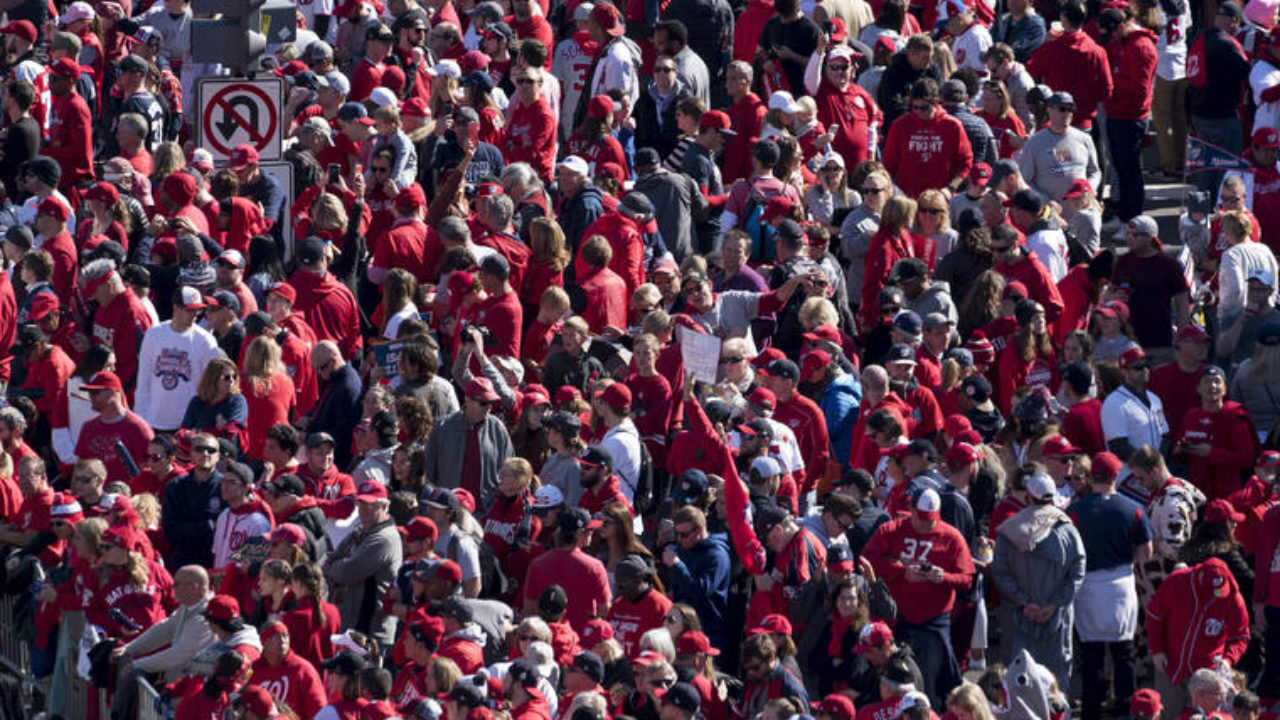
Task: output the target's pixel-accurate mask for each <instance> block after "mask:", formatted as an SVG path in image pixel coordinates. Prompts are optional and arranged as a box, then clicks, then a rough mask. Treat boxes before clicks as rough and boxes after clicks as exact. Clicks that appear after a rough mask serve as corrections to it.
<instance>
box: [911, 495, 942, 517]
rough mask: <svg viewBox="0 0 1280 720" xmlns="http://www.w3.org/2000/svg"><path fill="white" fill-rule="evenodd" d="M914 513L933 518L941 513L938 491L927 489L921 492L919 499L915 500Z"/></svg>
mask: <svg viewBox="0 0 1280 720" xmlns="http://www.w3.org/2000/svg"><path fill="white" fill-rule="evenodd" d="M916 512H918V513H920V514H922V515H933V516H935V517H936V516H937V515H938V513H940V512H942V498H941V497H939V496H938V491H937V490H934V489H933V488H927V489H925V490H924V491H923V492H921V493H920V497H918V498H916Z"/></svg>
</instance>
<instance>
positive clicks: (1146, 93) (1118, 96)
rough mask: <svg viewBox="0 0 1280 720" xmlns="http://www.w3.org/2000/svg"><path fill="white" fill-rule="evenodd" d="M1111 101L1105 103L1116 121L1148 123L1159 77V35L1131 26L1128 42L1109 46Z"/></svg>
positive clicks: (1114, 40)
mask: <svg viewBox="0 0 1280 720" xmlns="http://www.w3.org/2000/svg"><path fill="white" fill-rule="evenodd" d="M1107 58H1108V59H1109V60H1110V62H1111V80H1112V83H1113V87H1112V89H1111V97H1110V98H1108V99H1107V100H1106V102H1104V103H1103V107H1105V108H1106V110H1107V117H1108V118H1111V119H1113V120H1145V119H1146V118H1147V117H1148V116H1150V115H1151V96H1152V94H1153V92H1154V89H1153V84H1152V83H1153V82H1154V79H1155V75H1156V34H1155V33H1153V32H1151V31H1150V30H1148V29H1146V28H1143V27H1138V26H1137V25H1131V26H1130V29H1129V31H1128V32H1127V33H1126V34H1125V36H1124V38H1117V39H1113V40H1112V41H1111V42H1109V43H1107Z"/></svg>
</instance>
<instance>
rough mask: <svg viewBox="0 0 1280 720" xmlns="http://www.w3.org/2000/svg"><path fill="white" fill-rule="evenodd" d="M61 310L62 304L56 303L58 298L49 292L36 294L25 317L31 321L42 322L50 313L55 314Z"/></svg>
mask: <svg viewBox="0 0 1280 720" xmlns="http://www.w3.org/2000/svg"><path fill="white" fill-rule="evenodd" d="M60 309H62V303H60V302H59V301H58V296H57V295H55V294H53V293H51V292H40V293H36V295H35V297H34V298H32V299H31V311H30V312H28V313H27V317H28V318H29V319H31V320H36V321H38V320H43V319H45V318H46V317H48V316H49V314H50V313H56V312H58V311H59V310H60Z"/></svg>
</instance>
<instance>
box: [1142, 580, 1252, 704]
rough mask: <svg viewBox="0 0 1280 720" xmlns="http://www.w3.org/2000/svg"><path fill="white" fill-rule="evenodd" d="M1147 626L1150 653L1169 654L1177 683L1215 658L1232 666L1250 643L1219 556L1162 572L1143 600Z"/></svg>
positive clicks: (1241, 607) (1241, 606) (1245, 618)
mask: <svg viewBox="0 0 1280 720" xmlns="http://www.w3.org/2000/svg"><path fill="white" fill-rule="evenodd" d="M1259 557H1261V555H1259ZM1273 582H1274V581H1273ZM1261 585H1262V583H1258V587H1261ZM1146 627H1147V640H1148V642H1149V643H1150V645H1151V654H1152V655H1156V654H1162V655H1164V656H1165V657H1166V658H1168V660H1169V666H1168V673H1169V677H1170V679H1172V680H1173V682H1175V683H1179V684H1181V683H1183V682H1185V681H1186V679H1187V678H1188V677H1190V676H1191V674H1192V673H1193V672H1195V671H1196V670H1199V669H1201V668H1208V667H1213V665H1214V661H1215V660H1216V659H1217V658H1222V659H1224V660H1226V661H1227V662H1228V663H1230V664H1231V665H1232V666H1233V667H1234V666H1235V664H1236V663H1237V662H1238V661H1239V660H1240V657H1241V656H1242V655H1244V650H1245V648H1246V647H1248V645H1249V611H1248V609H1247V608H1246V607H1245V600H1244V596H1243V595H1241V594H1240V587H1239V586H1238V585H1236V579H1235V577H1233V576H1232V575H1231V571H1230V570H1228V569H1227V565H1226V563H1224V562H1222V561H1221V560H1219V559H1218V558H1210V559H1208V560H1205V561H1204V562H1202V563H1200V564H1199V565H1195V566H1193V567H1190V568H1186V569H1183V570H1178V571H1176V572H1174V573H1173V574H1172V575H1170V576H1169V577H1168V578H1166V579H1165V581H1164V582H1163V583H1161V584H1160V587H1159V588H1158V589H1157V590H1156V594H1155V595H1154V596H1153V597H1152V598H1151V602H1149V603H1148V604H1147V626H1146Z"/></svg>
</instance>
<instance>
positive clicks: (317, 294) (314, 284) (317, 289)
mask: <svg viewBox="0 0 1280 720" xmlns="http://www.w3.org/2000/svg"><path fill="white" fill-rule="evenodd" d="M289 284H290V285H293V287H294V289H295V290H297V291H298V301H297V302H296V303H294V305H293V307H294V309H295V310H297V311H298V312H300V313H302V316H303V318H305V319H306V321H307V324H308V325H310V326H311V328H312V329H313V330H315V331H316V337H318V338H319V339H321V340H333V341H334V342H336V343H337V344H338V349H339V350H341V351H342V356H343V357H347V358H350V357H355V356H356V355H357V354H358V353H359V352H360V350H361V349H362V348H363V347H364V340H363V339H362V338H361V336H360V311H359V309H358V307H357V306H356V298H355V295H352V294H351V290H349V289H348V288H347V286H346V285H343V284H342V283H340V282H338V280H337V278H335V277H334V276H333V275H332V274H330V273H328V272H326V273H325V274H324V275H317V274H315V273H313V272H311V271H310V270H307V269H306V268H298V269H297V270H295V271H294V273H293V275H292V276H290V278H289Z"/></svg>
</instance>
